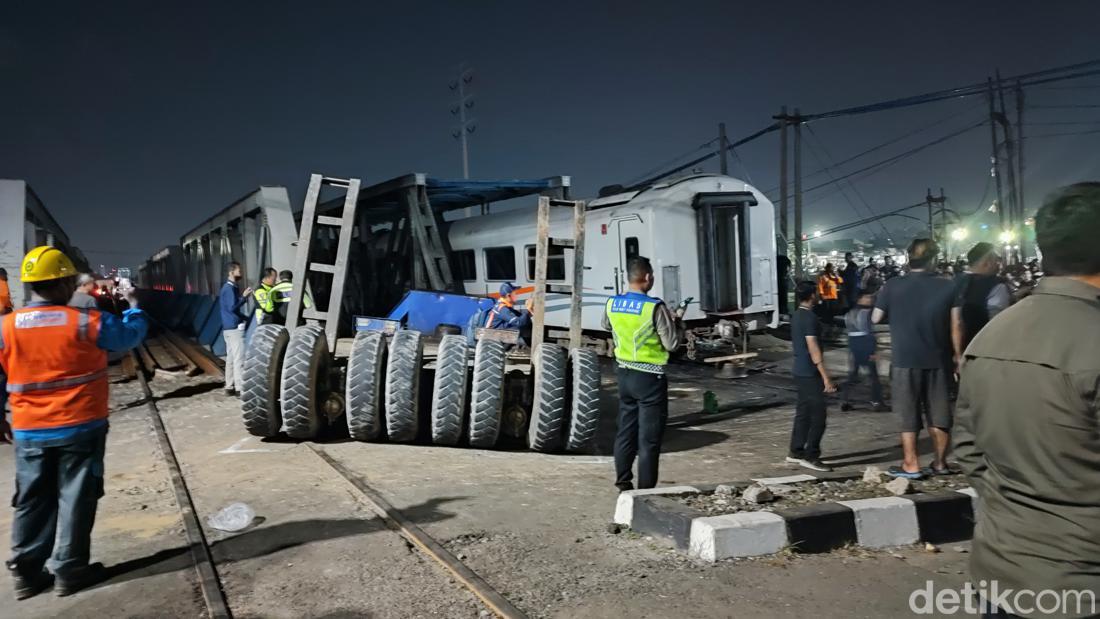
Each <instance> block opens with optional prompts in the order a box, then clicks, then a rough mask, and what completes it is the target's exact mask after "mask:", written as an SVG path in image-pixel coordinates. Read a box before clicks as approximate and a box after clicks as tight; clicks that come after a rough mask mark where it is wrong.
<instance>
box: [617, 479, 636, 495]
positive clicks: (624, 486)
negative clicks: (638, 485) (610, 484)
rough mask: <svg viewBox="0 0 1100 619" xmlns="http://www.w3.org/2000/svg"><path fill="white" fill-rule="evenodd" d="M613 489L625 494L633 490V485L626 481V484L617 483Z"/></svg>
mask: <svg viewBox="0 0 1100 619" xmlns="http://www.w3.org/2000/svg"><path fill="white" fill-rule="evenodd" d="M615 487H616V488H618V489H619V492H626V491H627V490H633V489H634V484H632V483H630V482H628V481H627V482H622V483H619V484H615Z"/></svg>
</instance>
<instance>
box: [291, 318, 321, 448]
mask: <svg viewBox="0 0 1100 619" xmlns="http://www.w3.org/2000/svg"><path fill="white" fill-rule="evenodd" d="M328 374H329V355H328V342H327V341H326V340H325V332H324V331H323V330H322V329H321V327H319V326H316V325H306V326H303V327H298V328H297V329H295V330H294V333H293V334H292V335H291V336H290V342H289V343H288V344H287V348H286V357H285V358H284V359H283V377H282V381H281V384H282V389H281V395H282V409H283V425H284V426H285V427H286V433H287V435H289V436H290V437H291V438H298V439H311V438H316V437H317V433H318V432H320V430H321V410H322V407H323V405H324V402H325V396H326V395H327V394H326V393H325V391H326V387H327V385H328V378H329V376H328Z"/></svg>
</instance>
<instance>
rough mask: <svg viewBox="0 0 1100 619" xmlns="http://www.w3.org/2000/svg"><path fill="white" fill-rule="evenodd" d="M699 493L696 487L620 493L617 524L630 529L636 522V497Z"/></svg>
mask: <svg viewBox="0 0 1100 619" xmlns="http://www.w3.org/2000/svg"><path fill="white" fill-rule="evenodd" d="M698 492H699V489H698V488H696V487H695V486H663V487H659V488H646V489H644V490H627V491H626V492H620V493H619V498H618V500H617V501H616V502H615V523H616V524H621V525H625V526H628V527H629V526H630V524H631V522H633V521H634V497H638V496H645V495H654V494H698Z"/></svg>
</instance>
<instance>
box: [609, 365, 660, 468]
mask: <svg viewBox="0 0 1100 619" xmlns="http://www.w3.org/2000/svg"><path fill="white" fill-rule="evenodd" d="M618 377H619V430H618V432H617V433H616V434H615V484H616V485H620V484H621V485H625V484H629V483H630V482H631V480H632V479H634V473H633V471H632V470H631V469H633V468H634V458H635V456H636V457H637V458H638V486H637V487H638V488H652V487H654V486H656V485H657V460H658V458H660V456H661V438H662V437H663V436H664V433H665V422H666V421H668V380H667V379H666V378H665V375H664V374H652V373H650V372H639V371H637V370H629V369H626V368H622V367H620V368H619V371H618Z"/></svg>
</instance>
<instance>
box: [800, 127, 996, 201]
mask: <svg viewBox="0 0 1100 619" xmlns="http://www.w3.org/2000/svg"><path fill="white" fill-rule="evenodd" d="M987 122H988V121H986V120H982V121H981V122H977V123H974V124H972V125H968V126H966V127H963V128H962V129H959V130H958V131H953V132H951V133H948V134H947V135H944V136H942V137H939V138H936V139H935V140H932V141H931V142H925V143H924V144H921V145H920V146H916V147H914V148H910V149H909V150H907V151H905V152H902V153H899V154H897V155H894V156H893V157H890V158H888V159H883V160H882V161H877V162H875V163H872V164H870V165H867V166H864V167H862V168H860V169H858V170H855V171H853V172H849V173H847V174H845V175H843V176H840V177H837V178H836V179H834V180H830V181H828V182H825V183H819V184H817V185H814V186H812V187H809V188H807V189H803V190H802V191H803V193H809V192H811V191H814V190H815V189H821V188H822V187H828V186H829V185H832V184H835V183H838V182H839V181H842V180H845V179H848V178H852V177H853V176H857V175H859V174H863V173H864V172H871V174H874V173H875V172H879V171H881V170H883V169H885V168H887V167H889V166H891V165H893V164H895V163H897V162H899V161H901V160H902V159H905V158H907V157H912V156H913V155H915V154H917V153H919V152H921V151H923V150H925V149H928V148H931V147H933V146H936V145H937V144H942V143H944V142H946V141H948V140H950V139H952V138H956V137H958V136H960V135H963V134H964V133H967V132H970V131H973V130H974V129H977V128H978V127H981V126H983V125H985V124H986V123H987ZM872 170H873V171H872ZM866 176H870V174H867V175H866ZM866 176H865V177H864V178H866Z"/></svg>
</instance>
